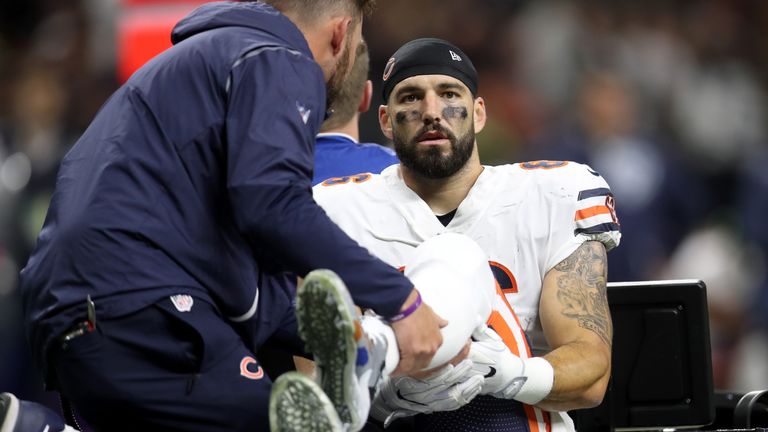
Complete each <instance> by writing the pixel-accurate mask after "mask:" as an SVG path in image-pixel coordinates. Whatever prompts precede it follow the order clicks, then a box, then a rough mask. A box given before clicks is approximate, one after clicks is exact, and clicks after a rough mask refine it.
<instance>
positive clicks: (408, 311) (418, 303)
mask: <svg viewBox="0 0 768 432" xmlns="http://www.w3.org/2000/svg"><path fill="white" fill-rule="evenodd" d="M419 306H421V293H420V292H418V291H416V300H414V302H413V303H411V305H410V306H408V307H407V308H405V310H403V311H400V313H399V314H397V315H395V316H393V317H391V318H389V319H388V320H387V321H389V322H391V323H393V322H397V321H401V320H404V319H406V318H408V317H409V316H410V315H411V314H413V313H414V312H416V309H418V308H419Z"/></svg>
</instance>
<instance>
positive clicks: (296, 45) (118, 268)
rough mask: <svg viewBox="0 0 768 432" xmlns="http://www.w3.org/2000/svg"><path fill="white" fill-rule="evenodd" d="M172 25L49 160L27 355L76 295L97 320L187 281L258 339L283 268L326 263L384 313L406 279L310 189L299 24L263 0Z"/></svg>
mask: <svg viewBox="0 0 768 432" xmlns="http://www.w3.org/2000/svg"><path fill="white" fill-rule="evenodd" d="M171 38H172V41H173V43H174V46H173V47H172V48H170V49H168V50H166V51H165V52H163V53H161V54H160V55H158V56H157V57H155V58H154V59H152V60H151V61H150V62H148V63H147V64H146V65H145V66H144V67H142V68H141V69H139V70H138V71H137V72H136V73H134V74H133V76H132V77H131V78H130V79H129V80H128V81H127V82H126V84H125V85H123V86H122V87H121V88H120V89H118V90H117V91H116V92H115V93H114V94H113V95H112V96H111V97H110V99H109V100H108V101H107V102H106V103H105V104H104V106H103V107H102V108H101V110H100V111H99V113H98V114H97V115H96V117H95V118H94V120H93V122H92V123H91V125H90V126H89V127H88V129H87V130H86V131H85V133H84V134H83V135H82V137H81V138H80V139H79V140H78V142H77V143H76V144H75V145H74V147H73V148H72V150H71V151H70V152H69V153H68V154H67V155H66V157H65V158H64V159H63V161H62V163H61V167H60V170H59V173H58V177H57V183H56V189H55V192H54V194H53V197H52V199H51V204H50V207H49V211H48V214H47V216H46V220H45V224H44V226H43V228H42V230H41V232H40V235H39V238H38V242H37V246H36V248H35V250H34V251H33V253H32V255H31V257H30V259H29V262H28V263H27V265H26V267H25V268H24V270H23V271H22V273H21V284H20V289H21V295H22V301H23V306H24V320H25V325H26V327H27V332H28V336H29V340H30V345H31V346H32V349H33V350H34V351H35V353H34V354H35V358H36V360H37V361H39V362H40V363H42V366H43V367H45V365H44V359H45V350H46V347H47V346H48V345H49V343H50V342H51V341H52V340H53V338H54V337H57V336H58V335H60V334H61V333H62V332H63V331H64V330H66V329H67V328H69V327H70V326H72V325H73V323H74V322H76V321H80V320H82V319H83V318H84V317H85V311H86V308H85V300H86V297H87V296H90V297H91V298H92V299H93V301H94V302H95V304H96V313H97V316H99V317H102V318H109V317H116V316H119V315H122V314H125V313H129V312H131V311H134V310H137V309H139V308H142V307H145V306H146V305H148V304H151V303H154V302H156V301H158V300H159V299H161V298H163V297H165V296H169V295H173V294H178V293H184V294H191V295H193V296H195V297H197V298H200V299H202V300H203V301H209V302H211V303H212V304H214V305H215V306H216V307H217V308H218V309H219V310H220V311H221V312H222V314H223V315H224V316H226V317H228V318H230V319H232V321H234V322H249V323H250V324H251V325H253V326H256V327H259V329H260V331H261V335H260V336H259V337H260V338H262V339H263V338H266V337H268V335H269V333H270V331H272V330H274V329H277V328H278V327H279V325H280V323H281V321H282V317H283V316H284V315H285V313H287V311H289V310H290V302H291V300H292V298H293V296H292V293H291V292H290V290H291V289H292V287H291V284H290V283H288V282H290V279H291V278H290V277H286V276H285V275H286V274H288V273H287V272H288V271H291V272H294V273H296V274H299V275H305V274H306V273H307V272H309V271H311V270H313V269H317V268H327V269H331V270H333V271H335V272H336V273H338V274H339V276H340V277H341V278H342V279H343V280H344V281H345V283H346V285H347V286H348V288H349V290H350V292H351V293H352V296H353V298H354V300H355V302H356V303H358V304H360V305H361V306H363V307H370V308H372V309H374V310H376V311H377V312H379V313H380V314H382V315H385V316H388V315H389V316H391V315H395V314H396V313H397V312H398V311H399V307H400V306H401V305H402V303H403V302H404V301H405V299H406V297H407V296H408V294H409V293H410V291H411V288H412V284H410V282H409V281H408V280H407V279H406V278H405V277H404V276H403V275H401V274H400V273H399V272H397V270H396V269H393V268H392V267H390V266H388V265H386V264H384V263H383V262H381V261H379V260H378V259H376V258H374V257H373V256H371V255H370V254H369V253H368V251H367V250H365V249H364V248H361V247H360V246H359V245H357V243H355V242H354V241H352V240H351V239H349V237H347V236H346V235H345V234H344V233H343V232H342V231H341V230H340V229H339V228H338V227H337V226H336V225H335V224H334V223H333V222H331V221H330V220H329V219H328V217H327V216H326V215H325V212H323V211H322V209H320V208H319V207H318V206H317V204H316V203H315V202H314V200H313V199H312V190H311V173H312V167H313V161H314V142H315V135H316V134H317V132H318V130H319V127H320V125H321V124H322V122H323V120H324V116H325V109H326V107H325V82H324V79H323V72H322V70H321V69H320V67H319V66H318V65H317V63H316V62H315V61H314V59H313V56H312V52H311V51H310V49H309V46H308V45H307V42H306V40H305V39H304V36H303V35H302V33H301V32H300V31H299V29H298V28H297V27H296V26H295V25H294V24H293V23H292V22H291V21H290V20H288V18H286V17H285V16H283V15H282V14H280V13H279V12H278V11H277V10H275V9H273V8H272V7H270V6H267V5H265V4H263V3H257V2H244V3H239V2H213V3H206V4H204V5H202V6H200V7H199V8H197V9H196V10H195V11H193V12H192V13H191V14H190V15H189V16H187V17H186V18H184V19H183V20H182V21H180V22H179V23H178V24H177V25H176V27H175V28H174V30H173V32H172V36H171Z"/></svg>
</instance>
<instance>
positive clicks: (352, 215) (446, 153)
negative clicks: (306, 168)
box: [308, 38, 621, 432]
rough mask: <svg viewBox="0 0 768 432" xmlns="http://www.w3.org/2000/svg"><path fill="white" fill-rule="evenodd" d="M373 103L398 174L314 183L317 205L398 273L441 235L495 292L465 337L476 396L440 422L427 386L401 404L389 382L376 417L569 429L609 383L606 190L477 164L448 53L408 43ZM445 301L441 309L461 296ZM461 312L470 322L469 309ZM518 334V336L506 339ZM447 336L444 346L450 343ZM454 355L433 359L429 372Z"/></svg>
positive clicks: (423, 423) (460, 83)
mask: <svg viewBox="0 0 768 432" xmlns="http://www.w3.org/2000/svg"><path fill="white" fill-rule="evenodd" d="M383 97H384V103H385V105H382V106H381V107H380V108H379V120H380V126H381V129H382V131H383V133H384V134H385V135H386V136H387V137H388V138H390V139H392V140H393V142H394V144H395V150H396V152H397V156H398V158H399V159H400V164H399V165H397V166H392V167H389V168H387V169H385V170H384V171H383V172H382V173H381V175H372V174H367V173H364V174H359V175H353V176H346V177H339V178H332V179H328V180H326V181H324V182H323V183H322V184H320V185H318V186H315V189H314V196H315V199H316V200H317V202H318V203H319V204H320V205H321V206H322V207H323V208H324V209H325V211H326V212H327V213H328V214H329V216H330V217H331V219H332V220H334V222H336V223H337V224H338V225H339V226H340V227H341V228H342V229H343V230H345V232H346V233H347V234H349V235H350V236H351V237H352V238H354V239H355V240H357V241H358V242H359V243H360V244H361V245H363V246H364V247H366V248H367V249H368V250H369V251H371V253H373V254H374V255H376V256H377V257H379V258H381V259H382V260H384V261H385V262H387V263H389V264H391V265H392V266H395V267H398V268H401V267H403V266H405V271H406V275H408V263H409V262H410V261H411V260H412V259H413V257H414V254H415V253H416V251H417V250H418V247H419V245H421V244H422V243H424V242H425V241H427V240H429V239H432V238H434V237H435V236H441V235H445V234H446V233H460V234H463V235H465V236H467V237H469V238H471V239H472V240H473V241H474V242H476V243H477V244H478V245H479V246H480V247H481V248H482V250H483V252H484V253H485V254H486V255H487V257H488V258H487V259H488V267H489V269H491V271H492V274H493V275H494V277H495V279H496V282H497V283H498V285H499V290H500V292H501V294H502V295H501V296H500V297H499V299H500V300H499V301H497V302H494V304H493V312H492V313H491V314H490V316H489V317H488V325H489V329H483V330H479V331H478V330H477V329H473V336H474V339H475V341H474V342H473V343H472V345H471V349H470V354H469V358H470V359H471V360H472V361H473V367H472V373H476V372H477V371H478V369H481V370H482V372H484V375H485V378H484V383H483V385H482V388H481V390H480V396H478V397H476V398H474V399H472V400H471V402H469V403H468V404H467V405H465V406H463V407H461V408H459V409H455V408H456V407H453V406H452V407H450V409H451V410H450V411H447V410H445V409H442V407H439V406H435V405H434V402H435V401H436V400H435V398H434V394H435V393H434V392H431V393H430V392H429V391H423V390H424V389H423V388H422V389H421V390H422V392H421V394H423V395H425V397H424V398H421V399H419V398H414V396H411V397H410V398H408V397H403V396H404V395H405V392H406V391H407V390H408V389H410V388H413V385H414V380H413V379H409V378H404V377H401V378H387V377H386V374H385V378H384V379H383V380H382V383H381V386H380V388H381V390H380V391H379V393H378V396H377V398H376V400H375V401H374V404H373V410H372V412H373V414H374V416H375V417H377V418H379V419H381V420H386V419H391V418H392V417H397V416H400V415H404V414H419V413H422V414H429V415H419V416H417V417H416V419H415V424H416V426H417V428H418V430H468V429H470V428H472V429H473V430H494V431H505V430H521V428H522V429H523V430H530V431H542V432H543V431H547V430H552V431H572V430H574V427H573V422H572V421H571V420H570V418H569V417H568V415H567V414H566V411H568V410H572V409H580V408H587V407H593V406H596V405H598V404H599V403H600V402H601V401H602V398H603V396H604V394H605V390H606V387H607V384H608V380H609V376H610V367H611V337H612V326H611V319H610V313H609V310H608V301H607V296H606V274H607V258H606V251H607V250H610V249H611V248H613V247H616V246H617V245H618V243H619V240H620V237H621V235H620V229H619V222H618V220H617V217H616V212H615V208H614V199H613V195H612V193H611V190H610V188H609V186H608V184H607V183H606V182H605V180H604V179H603V178H602V177H601V176H600V174H599V173H597V172H595V171H594V170H592V169H591V168H590V167H589V166H586V165H582V164H579V163H575V162H569V161H533V162H523V163H517V164H510V165H502V166H484V165H482V164H481V163H480V159H479V155H478V146H477V141H476V138H475V134H476V133H478V132H480V131H481V130H482V129H483V127H484V125H485V122H486V107H485V102H484V100H483V99H482V98H481V97H479V96H478V79H477V72H476V70H475V68H474V66H473V65H472V62H471V61H470V59H469V57H468V56H467V55H466V54H465V53H464V52H462V51H461V50H460V49H459V48H458V47H456V46H454V45H453V44H451V43H449V42H446V41H443V40H439V39H432V38H428V39H417V40H414V41H411V42H408V43H406V44H405V45H403V46H402V47H401V48H400V49H398V50H397V52H395V54H394V55H393V56H392V58H390V59H389V62H388V63H387V66H386V67H385V70H384V74H383ZM458 253H460V252H458ZM417 286H420V284H417ZM463 288H464V289H465V290H468V291H469V292H473V291H477V290H478V289H481V288H480V286H479V284H474V285H473V284H468V285H466V286H464V287H463ZM451 293H452V292H450V293H449V292H446V296H445V300H446V301H455V302H461V301H462V300H461V299H463V298H465V297H458V298H451ZM422 295H424V290H423V289H422ZM434 303H435V302H434V301H433V300H431V299H430V304H431V305H433V306H434V307H435V310H436V311H438V313H439V314H440V313H441V312H439V311H440V308H439V307H437V306H435V305H434ZM467 312H472V313H474V311H472V310H471V308H470V307H469V305H467ZM459 315H461V312H459ZM441 316H444V317H445V318H446V319H447V320H448V321H449V322H454V321H455V320H457V319H458V318H457V316H456V314H448V313H443V314H442V315H441ZM308 321H312V320H311V319H309V320H308ZM518 323H519V327H520V328H522V329H523V330H524V331H525V336H524V337H523V336H522V335H517V334H515V332H514V331H510V329H515V328H517V327H518ZM450 327H451V326H449V327H446V328H444V329H443V338H444V340H445V341H449V340H452V339H454V338H456V335H455V334H451V333H450V332H449V331H448V329H449V328H450ZM366 330H368V328H367V327H366ZM372 333H374V334H375V333H377V332H376V331H372ZM379 333H380V332H379ZM526 338H527V339H528V340H530V346H529V345H527V344H526ZM373 339H374V340H375V339H376V337H374V338H373ZM500 342H501V343H500ZM461 343H463V340H459V345H460V344H461ZM389 345H390V347H389V348H388V349H390V350H392V349H395V348H392V345H394V344H393V343H390V344H389ZM448 349H449V345H448V344H444V346H443V348H442V350H448ZM529 349H530V350H529ZM374 351H375V350H374ZM451 354H453V352H451V353H448V354H447V355H442V356H441V351H438V354H437V355H436V356H435V357H436V358H437V359H438V360H435V361H444V360H445V359H446V358H450V355H451ZM320 357H321V358H322V356H320ZM434 364H435V363H434V362H433V363H432V365H434ZM388 369H391V366H386V367H385V370H388ZM421 382H422V383H424V382H426V383H427V385H429V381H428V379H427V380H422V381H421ZM457 382H459V381H457ZM433 385H434V386H436V387H439V388H442V389H446V388H448V387H446V386H448V385H450V383H446V381H445V380H442V381H438V382H434V383H433ZM324 388H325V389H326V393H327V392H328V391H327V388H328V387H327V386H324ZM430 398H432V399H430Z"/></svg>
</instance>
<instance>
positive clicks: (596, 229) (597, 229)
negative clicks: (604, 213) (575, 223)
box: [573, 222, 620, 235]
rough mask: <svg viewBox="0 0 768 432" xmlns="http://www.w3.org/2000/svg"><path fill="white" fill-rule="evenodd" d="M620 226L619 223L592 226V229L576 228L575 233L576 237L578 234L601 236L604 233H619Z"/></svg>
mask: <svg viewBox="0 0 768 432" xmlns="http://www.w3.org/2000/svg"><path fill="white" fill-rule="evenodd" d="M619 230H620V228H619V224H617V223H613V222H611V223H602V224H599V225H592V226H591V227H587V228H576V229H575V230H574V231H573V234H574V235H578V234H599V233H603V232H609V231H619Z"/></svg>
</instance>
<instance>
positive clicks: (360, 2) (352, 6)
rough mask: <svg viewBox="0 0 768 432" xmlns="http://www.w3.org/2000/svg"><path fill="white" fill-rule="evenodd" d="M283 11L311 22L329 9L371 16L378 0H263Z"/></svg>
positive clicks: (353, 14)
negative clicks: (290, 12)
mask: <svg viewBox="0 0 768 432" xmlns="http://www.w3.org/2000/svg"><path fill="white" fill-rule="evenodd" d="M262 1H263V2H264V3H268V4H270V5H272V6H273V7H274V8H275V9H277V10H279V11H281V12H287V11H292V12H294V13H296V14H297V15H298V17H299V19H301V20H302V21H304V22H306V23H311V22H312V21H313V20H314V19H315V18H317V17H319V16H322V15H323V12H326V11H328V10H334V9H336V10H343V11H345V12H348V13H350V14H351V15H352V16H354V17H357V15H358V14H360V13H362V14H363V16H370V15H371V14H372V13H373V11H374V9H376V0H262Z"/></svg>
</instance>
